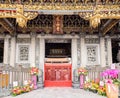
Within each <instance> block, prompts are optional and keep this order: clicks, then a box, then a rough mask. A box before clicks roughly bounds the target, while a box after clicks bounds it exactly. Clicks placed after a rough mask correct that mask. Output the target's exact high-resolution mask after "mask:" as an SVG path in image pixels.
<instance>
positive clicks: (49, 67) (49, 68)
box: [44, 63, 72, 87]
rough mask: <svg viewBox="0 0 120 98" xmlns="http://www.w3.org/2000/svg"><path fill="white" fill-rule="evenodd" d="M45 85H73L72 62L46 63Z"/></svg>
mask: <svg viewBox="0 0 120 98" xmlns="http://www.w3.org/2000/svg"><path fill="white" fill-rule="evenodd" d="M44 72H45V73H44V74H45V75H44V76H45V83H44V84H45V86H47V87H48V86H49V87H50V86H51V87H52V86H60V87H61V86H66V87H71V86H72V80H71V77H72V75H71V64H69V63H53V64H52V63H45V71H44Z"/></svg>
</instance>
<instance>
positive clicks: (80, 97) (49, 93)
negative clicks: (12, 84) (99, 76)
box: [3, 87, 107, 98]
mask: <svg viewBox="0 0 120 98" xmlns="http://www.w3.org/2000/svg"><path fill="white" fill-rule="evenodd" d="M3 98H107V97H104V96H100V95H98V94H94V93H92V92H88V91H84V90H82V89H73V88H69V87H61V88H60V87H46V88H43V89H37V90H34V91H31V92H29V93H25V94H21V95H18V96H16V97H12V96H8V97H3Z"/></svg>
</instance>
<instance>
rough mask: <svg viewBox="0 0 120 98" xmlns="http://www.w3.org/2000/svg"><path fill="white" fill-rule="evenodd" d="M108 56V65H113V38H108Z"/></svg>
mask: <svg viewBox="0 0 120 98" xmlns="http://www.w3.org/2000/svg"><path fill="white" fill-rule="evenodd" d="M107 52H108V53H107V54H108V65H109V66H111V64H112V47H111V38H107Z"/></svg>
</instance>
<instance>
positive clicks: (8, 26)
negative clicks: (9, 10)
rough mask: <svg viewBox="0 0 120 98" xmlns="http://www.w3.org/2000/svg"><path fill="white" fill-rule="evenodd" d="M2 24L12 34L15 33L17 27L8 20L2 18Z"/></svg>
mask: <svg viewBox="0 0 120 98" xmlns="http://www.w3.org/2000/svg"><path fill="white" fill-rule="evenodd" d="M0 24H1V25H2V26H3V27H4V28H5V29H6V30H7V31H8V32H10V34H13V33H15V27H14V26H13V25H12V24H11V23H10V22H9V21H8V20H7V19H0Z"/></svg>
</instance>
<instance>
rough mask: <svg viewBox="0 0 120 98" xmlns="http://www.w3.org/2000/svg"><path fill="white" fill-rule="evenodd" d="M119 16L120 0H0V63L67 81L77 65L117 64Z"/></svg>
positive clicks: (48, 81) (47, 80)
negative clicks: (33, 67) (35, 68)
mask: <svg viewBox="0 0 120 98" xmlns="http://www.w3.org/2000/svg"><path fill="white" fill-rule="evenodd" d="M119 19H120V1H119V0H0V64H1V65H5V66H7V65H10V66H18V65H22V66H23V67H31V66H36V67H38V68H39V69H40V70H42V71H43V77H44V85H45V86H72V81H73V77H74V75H73V73H74V70H75V69H77V68H78V67H80V66H82V67H89V66H101V67H104V66H111V64H112V63H116V65H118V66H119V65H120V20H119Z"/></svg>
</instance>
